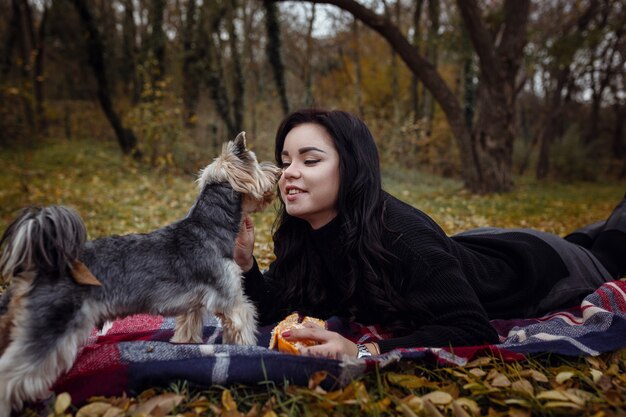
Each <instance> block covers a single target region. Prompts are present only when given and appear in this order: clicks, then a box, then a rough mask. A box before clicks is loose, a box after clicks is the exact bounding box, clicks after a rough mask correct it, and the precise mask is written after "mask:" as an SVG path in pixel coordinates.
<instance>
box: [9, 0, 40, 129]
mask: <svg viewBox="0 0 626 417" xmlns="http://www.w3.org/2000/svg"><path fill="white" fill-rule="evenodd" d="M12 4H13V11H14V14H15V15H16V20H15V23H17V25H18V26H17V28H16V31H17V36H18V47H19V54H20V58H21V68H20V77H21V84H22V85H21V87H22V88H23V89H24V90H30V83H31V80H32V73H33V71H32V69H33V68H32V67H33V61H32V57H31V54H32V52H33V50H34V49H35V31H34V25H33V17H32V11H31V9H30V5H29V4H28V1H26V0H13V2H12ZM22 107H23V109H24V116H25V119H26V122H27V124H28V126H29V128H31V129H32V131H36V129H37V124H36V122H35V112H34V110H33V105H32V100H31V99H30V98H27V97H26V96H25V95H23V97H22Z"/></svg>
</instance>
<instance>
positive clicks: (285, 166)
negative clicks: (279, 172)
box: [280, 162, 291, 169]
mask: <svg viewBox="0 0 626 417" xmlns="http://www.w3.org/2000/svg"><path fill="white" fill-rule="evenodd" d="M290 164H291V163H290V162H281V164H280V167H281V168H283V169H285V168H287V167H288V166H289V165H290Z"/></svg>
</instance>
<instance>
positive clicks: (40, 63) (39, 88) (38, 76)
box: [33, 5, 48, 134]
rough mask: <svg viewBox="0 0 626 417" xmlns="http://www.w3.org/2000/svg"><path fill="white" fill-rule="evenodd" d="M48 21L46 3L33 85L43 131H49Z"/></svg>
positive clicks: (38, 39)
mask: <svg viewBox="0 0 626 417" xmlns="http://www.w3.org/2000/svg"><path fill="white" fill-rule="evenodd" d="M47 23H48V7H47V6H45V5H44V9H43V13H42V15H41V22H40V23H39V30H38V31H37V48H36V50H35V71H34V80H33V87H34V92H35V110H36V113H37V128H38V130H39V131H40V132H41V133H43V134H47V132H48V122H47V120H46V112H45V107H44V92H43V82H44V69H43V68H44V56H45V45H46V29H47Z"/></svg>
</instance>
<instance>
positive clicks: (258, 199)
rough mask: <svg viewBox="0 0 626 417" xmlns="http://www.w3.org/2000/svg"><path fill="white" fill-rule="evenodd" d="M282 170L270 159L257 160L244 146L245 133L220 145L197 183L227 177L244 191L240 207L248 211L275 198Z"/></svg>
mask: <svg viewBox="0 0 626 417" xmlns="http://www.w3.org/2000/svg"><path fill="white" fill-rule="evenodd" d="M280 173H281V170H280V168H278V167H277V166H276V165H274V164H272V163H271V162H262V163H259V162H258V161H257V159H256V155H255V154H254V152H252V151H251V150H249V149H248V148H247V147H246V133H245V132H241V133H239V134H238V135H237V137H236V138H235V140H232V141H230V142H227V143H225V144H224V146H223V147H222V153H221V154H220V156H218V157H217V158H215V160H214V161H213V162H212V163H211V164H210V165H208V166H207V167H206V168H204V169H203V170H202V171H200V176H199V178H198V185H199V186H200V189H203V188H204V186H205V185H207V184H214V183H220V182H224V181H227V182H228V183H229V184H230V186H231V187H233V190H235V191H237V192H239V193H241V194H242V195H243V201H242V208H243V211H244V212H247V213H250V212H253V211H258V210H261V209H263V208H264V207H265V206H266V205H268V204H269V203H270V202H271V201H272V199H273V198H274V195H275V194H274V186H275V185H276V182H277V181H278V178H279V177H280Z"/></svg>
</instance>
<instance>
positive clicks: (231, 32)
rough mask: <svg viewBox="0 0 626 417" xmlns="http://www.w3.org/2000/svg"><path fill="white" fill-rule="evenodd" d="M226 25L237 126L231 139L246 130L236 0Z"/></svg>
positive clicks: (232, 1)
mask: <svg viewBox="0 0 626 417" xmlns="http://www.w3.org/2000/svg"><path fill="white" fill-rule="evenodd" d="M226 7H227V10H226V25H227V28H228V40H229V44H230V55H231V56H230V59H231V63H232V68H233V71H232V100H230V101H231V108H232V115H233V116H232V117H233V118H232V120H233V124H234V126H235V130H236V131H235V132H231V136H230V137H231V138H234V137H235V136H236V135H237V134H238V133H239V132H240V131H242V130H244V125H243V114H244V95H245V79H244V76H243V70H242V68H241V56H240V53H239V49H240V45H239V36H238V35H237V31H236V30H235V17H236V14H235V0H228V1H227V6H226Z"/></svg>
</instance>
